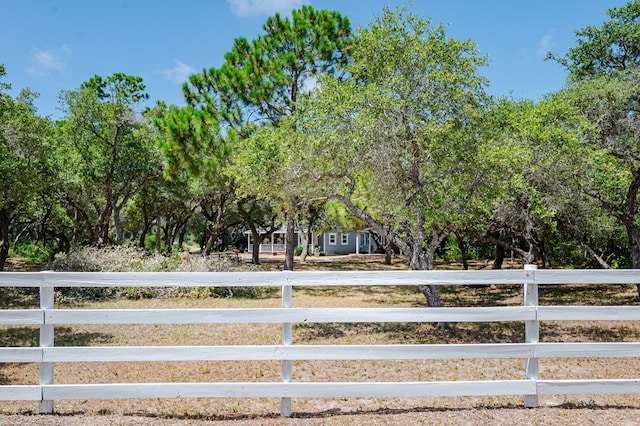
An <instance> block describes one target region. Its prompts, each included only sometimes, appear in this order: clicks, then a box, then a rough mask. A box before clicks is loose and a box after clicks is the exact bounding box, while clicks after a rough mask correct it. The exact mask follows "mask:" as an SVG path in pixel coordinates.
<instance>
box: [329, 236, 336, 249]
mask: <svg viewBox="0 0 640 426" xmlns="http://www.w3.org/2000/svg"><path fill="white" fill-rule="evenodd" d="M337 241H338V234H329V245H332V246H335V245H336V243H337Z"/></svg>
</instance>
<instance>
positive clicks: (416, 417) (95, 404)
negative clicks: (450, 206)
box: [0, 256, 640, 425]
mask: <svg viewBox="0 0 640 426" xmlns="http://www.w3.org/2000/svg"><path fill="white" fill-rule="evenodd" d="M296 266H298V269H307V268H308V269H314V270H317V269H385V268H389V266H386V265H383V264H382V257H381V256H358V257H356V256H351V257H340V258H314V259H313V261H312V262H308V263H307V264H304V265H296ZM446 266H447V267H456V265H446ZM483 266H484V265H483V264H481V263H480V264H474V265H473V266H472V267H474V268H478V267H483ZM511 266H513V267H517V265H511ZM263 267H264V268H266V269H269V268H271V269H277V268H279V267H280V259H278V258H277V257H274V258H269V259H266V258H265V265H264V266H263ZM390 267H391V268H396V269H401V268H404V267H405V266H404V263H403V262H402V259H395V260H394V263H393V264H392V265H391V266H390ZM440 267H445V265H440ZM519 291H520V287H519V286H500V287H493V286H492V287H456V288H452V287H443V288H441V297H442V300H443V304H444V305H446V306H496V305H518V304H521V303H522V298H521V296H520V294H519ZM3 296H4V297H3V299H2V304H3V308H4V309H8V308H16V307H20V306H33V301H34V299H33V298H30V297H25V296H20V295H18V294H4V295H3ZM540 301H541V304H567V305H571V304H578V305H590V304H610V305H632V304H638V301H637V300H636V293H635V287H631V286H621V285H616V286H608V287H605V286H599V287H597V286H590V287H581V286H572V287H564V286H563V287H553V288H546V287H542V288H541V289H540ZM66 303H69V304H73V306H75V307H81V308H96V309H100V308H189V307H194V308H196V307H199V308H205V307H208V308H210V307H245V308H249V307H278V306H279V305H280V298H279V292H277V291H274V292H273V293H272V294H269V293H267V294H265V295H264V297H262V298H259V299H230V298H201V297H194V296H193V295H185V296H183V297H180V298H175V297H173V298H155V299H142V300H120V301H113V300H112V301H101V302H78V301H70V302H66ZM424 303H425V302H424V296H422V294H421V293H420V292H419V291H418V290H417V289H416V288H415V287H402V286H398V287H373V288H371V287H367V288H323V289H316V288H296V289H294V296H293V306H296V307H327V306H331V307H387V306H394V307H411V306H424ZM280 333H281V330H280V327H278V326H277V325H269V324H246V325H242V324H241V325H236V324H220V325H215V326H210V325H209V326H202V325H173V326H160V325H153V326H145V325H135V326H113V325H110V326H102V325H101V326H96V325H78V326H73V327H57V328H56V342H55V344H56V346H59V345H61V346H62V345H74V346H75V345H122V346H125V345H194V344H202V345H226V344H278V343H279V342H280V338H281V334H280ZM293 336H294V337H293V340H294V344H295V343H300V344H303V343H304V344H367V343H376V344H393V343H415V344H426V343H480V342H486V343H494V342H504V343H521V342H523V341H524V325H523V324H522V323H496V324H487V323H457V324H451V328H450V329H448V330H440V329H438V328H436V327H435V325H434V324H428V323H420V324H404V323H399V324H397V323H376V324H364V323H358V324H343V323H329V324H298V325H295V326H294V334H293ZM639 336H640V322H629V321H627V322H616V321H608V322H593V323H585V322H558V323H551V322H549V323H543V325H542V328H541V332H540V337H541V341H543V342H556V341H564V342H567V341H575V342H581V341H592V342H593V341H595V342H606V341H616V342H623V341H638V339H639ZM37 339H38V330H37V328H35V327H17V326H14V327H11V328H7V327H3V328H0V343H1V344H2V346H31V345H37ZM523 374H524V367H523V362H522V360H442V361H358V362H355V361H331V362H327V361H313V362H308V361H304V362H303V361H298V362H295V363H294V374H293V381H296V380H309V381H318V382H323V381H355V380H358V381H382V382H384V381H391V380H394V381H398V380H406V381H420V380H442V381H446V380H471V379H475V380H492V379H521V378H522V377H523ZM639 375H640V358H626V359H623V358H619V359H618V358H610V359H589V358H581V359H577V360H576V359H542V360H541V361H540V377H541V378H544V379H562V378H585V379H586V378H612V379H613V378H638V377H639ZM55 377H56V383H117V382H170V381H176V382H196V381H243V380H256V379H257V380H259V381H278V380H279V378H280V364H279V363H278V362H173V363H161V362H156V363H126V362H121V363H83V364H82V363H68V364H56V366H55ZM37 382H38V371H37V368H36V366H35V365H33V364H9V365H2V366H0V384H34V383H37ZM292 405H293V413H294V414H293V418H292V419H283V418H280V417H279V410H280V401H279V399H264V398H254V399H244V400H243V399H186V398H185V399H171V400H168V399H162V400H160V399H158V400H104V401H82V400H80V401H59V402H56V404H55V411H56V414H55V415H53V416H40V415H38V414H35V413H37V404H36V403H32V402H3V404H2V408H1V409H0V413H1V414H2V415H0V424H65V425H66V424H72V425H75V424H105V425H106V424H147V423H153V424H166V425H169V424H170V425H175V424H205V423H210V422H219V423H224V424H228V423H231V424H238V425H243V424H252V425H253V424H261V425H277V424H317V425H320V424H322V425H324V424H336V425H341V424H344V425H347V424H348V425H354V424H355V425H359V424H367V425H377V424H428V425H432V424H444V425H447V424H508V423H511V424H518V425H520V424H545V425H547V424H562V425H569V424H576V425H578V424H579V425H582V424H599V425H602V424H612V425H614V424H615V425H634V424H640V395H605V396H595V395H578V396H562V397H540V408H537V409H524V408H522V407H523V398H522V397H455V398H453V397H447V398H444V397H442V398H412V399H396V398H344V399H293V404H292Z"/></svg>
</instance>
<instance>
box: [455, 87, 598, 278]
mask: <svg viewBox="0 0 640 426" xmlns="http://www.w3.org/2000/svg"><path fill="white" fill-rule="evenodd" d="M587 128H588V123H586V120H584V119H581V116H580V114H579V112H578V111H577V110H576V109H575V108H574V107H572V105H570V104H569V103H568V102H566V100H565V99H563V97H562V96H558V95H555V96H553V95H551V96H547V97H546V98H544V99H543V100H541V101H539V102H537V103H535V102H533V101H518V102H514V101H511V100H508V99H499V100H498V101H497V102H495V103H494V104H493V105H492V107H491V109H490V110H489V111H488V113H487V114H485V116H484V119H483V123H482V132H483V137H484V138H485V139H486V142H485V143H484V145H483V148H482V149H483V154H482V158H483V168H484V169H485V171H486V173H487V174H486V177H485V182H486V183H487V184H486V185H484V186H483V187H482V188H481V189H482V191H483V192H482V195H481V196H479V197H478V198H477V199H478V200H479V201H480V202H479V203H476V204H475V205H474V208H475V211H474V212H473V214H472V215H471V217H472V219H473V220H472V222H470V223H469V225H468V226H469V229H472V230H474V231H475V232H474V233H475V234H476V235H477V236H479V238H480V239H481V240H483V241H488V242H491V243H494V244H496V245H497V246H498V247H502V248H503V249H508V250H511V251H514V252H516V253H518V254H519V255H520V256H522V259H523V260H524V263H535V262H537V261H542V264H543V266H545V265H546V264H547V261H548V258H547V250H546V248H547V247H550V246H551V245H550V244H547V242H548V241H549V240H550V239H551V238H552V236H553V235H554V234H555V233H557V232H558V229H560V227H562V226H563V224H565V225H564V229H565V230H568V229H569V228H571V226H569V224H570V223H577V222H581V223H582V224H584V222H585V220H583V219H584V216H581V215H580V214H579V213H580V212H582V211H584V209H583V208H582V207H581V201H580V200H579V199H578V197H577V196H576V193H575V191H573V190H571V189H569V188H567V187H566V186H564V185H562V182H567V181H570V180H571V179H573V176H574V174H575V170H576V167H580V158H579V155H578V154H579V151H580V136H581V135H582V134H583V131H584V129H587ZM499 262H500V259H498V263H499Z"/></svg>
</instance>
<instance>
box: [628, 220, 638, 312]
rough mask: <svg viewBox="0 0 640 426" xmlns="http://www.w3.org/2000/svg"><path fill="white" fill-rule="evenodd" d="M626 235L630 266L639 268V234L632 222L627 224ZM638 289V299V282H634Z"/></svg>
mask: <svg viewBox="0 0 640 426" xmlns="http://www.w3.org/2000/svg"><path fill="white" fill-rule="evenodd" d="M626 228H627V237H628V238H629V251H630V252H631V253H630V256H631V267H632V268H633V269H640V235H639V234H638V228H637V227H636V225H635V223H634V222H630V223H629V224H628V225H627V226H626ZM636 289H637V291H638V299H640V284H636Z"/></svg>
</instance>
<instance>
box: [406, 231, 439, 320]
mask: <svg viewBox="0 0 640 426" xmlns="http://www.w3.org/2000/svg"><path fill="white" fill-rule="evenodd" d="M440 242H441V240H440V238H439V237H438V236H437V234H436V233H435V232H434V236H433V239H432V241H431V243H430V244H429V247H428V248H427V250H426V252H423V251H422V247H421V246H420V247H417V246H416V247H414V248H413V253H412V256H411V261H410V263H409V265H410V266H411V269H413V270H418V271H431V270H432V269H433V259H434V256H435V253H436V249H437V248H438V246H439V245H440ZM419 288H420V291H421V292H422V294H424V297H425V298H426V299H427V304H428V305H429V306H431V307H432V308H439V307H440V306H442V303H441V302H440V295H439V294H438V287H437V286H435V285H432V284H430V285H421V286H419ZM438 326H439V327H442V328H447V325H446V324H438Z"/></svg>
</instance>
